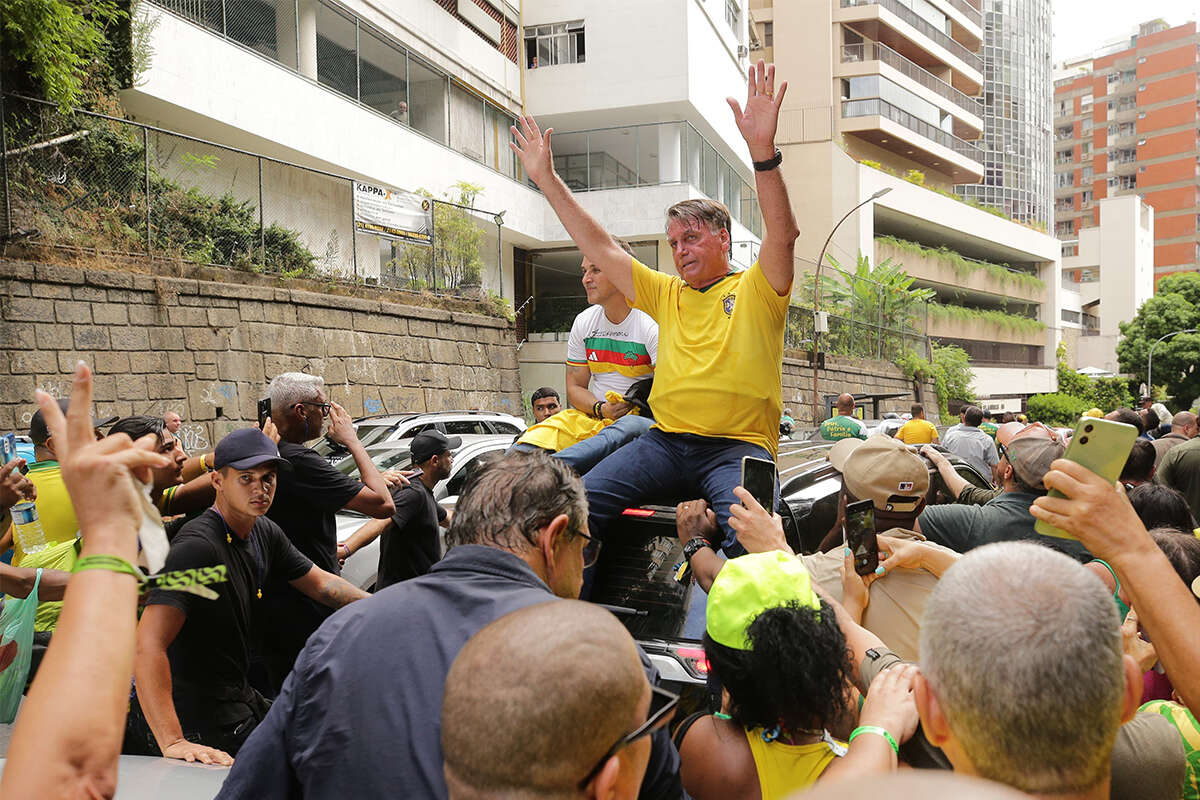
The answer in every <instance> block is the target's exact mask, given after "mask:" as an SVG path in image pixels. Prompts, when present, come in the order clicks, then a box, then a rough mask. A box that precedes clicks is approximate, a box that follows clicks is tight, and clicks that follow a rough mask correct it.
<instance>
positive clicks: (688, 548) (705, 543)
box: [683, 536, 717, 561]
mask: <svg viewBox="0 0 1200 800" xmlns="http://www.w3.org/2000/svg"><path fill="white" fill-rule="evenodd" d="M705 547H707V548H708V549H709V550H712V551H714V552H715V551H716V549H717V548H715V547H713V543H712V542H710V541H709V540H708V539H705V538H704V537H703V536H697V537H696V538H695V539H689V540H688V543H687V544H685V545H684V546H683V560H684V561H691V560H692V556H694V555H696V552H697V551H699V550H703V549H704V548H705Z"/></svg>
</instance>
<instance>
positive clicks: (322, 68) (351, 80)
mask: <svg viewBox="0 0 1200 800" xmlns="http://www.w3.org/2000/svg"><path fill="white" fill-rule="evenodd" d="M355 41H356V32H355V21H354V20H353V19H352V18H350V17H348V16H346V15H345V14H343V13H342V12H341V11H338V10H337V9H335V8H333V7H332V6H327V5H325V4H324V3H321V4H320V5H318V6H317V80H318V81H320V82H321V84H323V85H325V86H328V87H329V88H330V89H333V90H335V91H338V92H341V93H342V94H344V95H346V96H347V97H353V98H355V99H358V63H357V62H358V59H357V57H356V48H357V45H356V44H355Z"/></svg>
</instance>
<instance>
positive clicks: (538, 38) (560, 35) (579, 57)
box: [525, 20, 586, 69]
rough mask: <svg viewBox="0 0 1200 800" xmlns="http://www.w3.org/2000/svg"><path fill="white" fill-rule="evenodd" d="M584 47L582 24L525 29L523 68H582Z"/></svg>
mask: <svg viewBox="0 0 1200 800" xmlns="http://www.w3.org/2000/svg"><path fill="white" fill-rule="evenodd" d="M585 56H586V47H585V40H584V32H583V20H575V21H574V22H558V23H555V24H553V25H537V26H532V25H531V26H529V27H527V28H526V29H525V67H526V68H527V69H537V68H539V67H552V66H555V65H557V64H581V63H583V61H584V60H585Z"/></svg>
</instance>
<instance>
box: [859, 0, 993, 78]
mask: <svg viewBox="0 0 1200 800" xmlns="http://www.w3.org/2000/svg"><path fill="white" fill-rule="evenodd" d="M858 6H882V7H883V8H886V9H887V10H888V11H890V12H891V13H893V14H895V15H896V16H897V17H899V18H900V19H902V20H904V22H905V23H907V24H908V25H911V26H912V27H914V28H916V29H917V30H918V31H920V32H921V33H923V34H924V35H925V36H927V37H929V38H930V39H932V40H933V41H934V42H936V43H937V44H939V45H941V46H942V47H944V48H945V49H946V50H949V51H950V53H951V54H952V55H954V56H955V57H956V58H958V59H960V60H961V61H963V63H965V64H966V65H967V66H968V67H970V68H971V69H973V70H975V71H976V72H982V71H983V59H982V58H981V57H980V56H979V54H978V53H973V52H971V51H970V50H968V49H967V48H966V47H964V46H963V45H962V44H961V43H959V42H956V41H955V40H954V38H953V37H951V36H950V35H949V34H948V33H946V32H945V31H940V30H938V29H937V28H935V27H934V26H933V24H932V23H930V22H929V21H928V20H926V19H924V18H922V17H921V16H920V15H918V14H917V12H915V11H913V10H912V9H911V8H909V7H908V6H906V5H904V4H903V3H901V2H899V0H842V8H855V7H858Z"/></svg>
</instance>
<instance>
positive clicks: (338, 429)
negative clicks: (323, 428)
mask: <svg viewBox="0 0 1200 800" xmlns="http://www.w3.org/2000/svg"><path fill="white" fill-rule="evenodd" d="M327 433H328V436H329V438H330V439H332V440H333V441H335V442H337V443H338V444H340V445H344V446H349V445H350V443H351V442H354V441H358V434H357V433H356V432H355V430H354V420H353V419H351V417H350V414H349V412H347V411H346V409H344V408H342V407H341V406H340V405H338V404H337V403H334V402H330V404H329V430H328V431H327Z"/></svg>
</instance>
